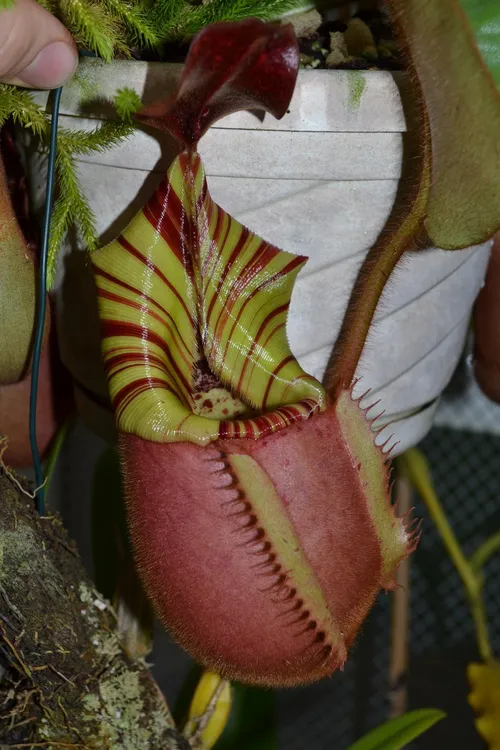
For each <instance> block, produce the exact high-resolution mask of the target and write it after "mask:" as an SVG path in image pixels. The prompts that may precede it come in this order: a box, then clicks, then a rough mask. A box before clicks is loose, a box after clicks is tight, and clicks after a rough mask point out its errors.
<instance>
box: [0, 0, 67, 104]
mask: <svg viewBox="0 0 500 750" xmlns="http://www.w3.org/2000/svg"><path fill="white" fill-rule="evenodd" d="M77 65H78V54H77V51H76V46H75V43H74V41H73V38H72V37H71V34H70V33H69V31H68V30H67V29H65V27H64V26H63V25H62V24H61V23H60V22H59V21H58V20H57V19H56V18H54V16H52V15H51V14H50V13H49V12H48V11H46V10H45V9H44V8H42V7H41V6H40V5H38V3H36V2H34V0H16V2H15V3H14V6H13V7H12V8H9V9H7V10H2V11H0V82H3V83H14V84H16V85H18V86H26V87H29V88H40V89H53V88H57V87H58V86H61V85H62V84H63V83H64V82H65V81H66V80H67V79H68V78H70V77H71V76H72V75H73V73H74V72H75V70H76V67H77Z"/></svg>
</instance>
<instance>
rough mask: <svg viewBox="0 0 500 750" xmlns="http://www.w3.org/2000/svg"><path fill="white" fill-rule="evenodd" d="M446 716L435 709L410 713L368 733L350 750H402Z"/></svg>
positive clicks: (422, 709) (424, 709)
mask: <svg viewBox="0 0 500 750" xmlns="http://www.w3.org/2000/svg"><path fill="white" fill-rule="evenodd" d="M445 716H446V714H444V713H443V711H438V710H437V709H434V708H421V709H418V710H416V711H410V712H409V713H407V714H404V715H403V716H398V718H397V719H391V721H388V722H386V723H385V724H382V725H381V726H380V727H377V728H376V729H374V730H373V731H371V732H368V734H366V735H365V736H364V737H361V739H359V740H358V741H357V742H355V743H354V745H351V747H350V748H349V750H400V748H403V747H405V746H406V745H407V744H408V743H409V742H411V741H412V740H414V739H416V738H417V737H419V736H420V735H421V734H423V733H424V732H426V731H427V730H428V729H430V728H431V727H432V726H434V724H436V723H437V722H438V721H441V719H444V717H445Z"/></svg>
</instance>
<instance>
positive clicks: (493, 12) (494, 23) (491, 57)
mask: <svg viewBox="0 0 500 750" xmlns="http://www.w3.org/2000/svg"><path fill="white" fill-rule="evenodd" d="M460 3H461V5H462V8H463V10H464V11H465V13H466V15H467V18H468V19H469V23H470V25H471V27H472V30H473V32H474V36H475V37H476V42H477V46H478V47H479V51H480V52H481V55H482V57H483V59H484V61H485V63H486V65H487V66H488V68H489V70H490V73H491V74H492V76H493V78H494V80H495V83H496V85H497V86H498V88H499V89H500V3H498V0H460Z"/></svg>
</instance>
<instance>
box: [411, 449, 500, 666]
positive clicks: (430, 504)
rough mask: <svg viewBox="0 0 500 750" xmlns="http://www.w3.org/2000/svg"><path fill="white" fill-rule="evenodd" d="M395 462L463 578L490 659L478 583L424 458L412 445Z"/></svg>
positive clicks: (484, 653)
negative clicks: (416, 494)
mask: <svg viewBox="0 0 500 750" xmlns="http://www.w3.org/2000/svg"><path fill="white" fill-rule="evenodd" d="M397 463H398V465H399V467H400V469H401V470H402V472H403V473H404V474H405V475H406V476H408V478H409V479H410V481H411V482H412V483H413V485H414V487H415V488H416V490H417V491H418V493H419V495H420V497H421V498H422V500H423V501H424V503H425V505H426V507H427V510H428V512H429V515H430V516H431V518H432V520H433V521H434V524H435V525H436V528H437V530H438V533H439V535H440V537H441V539H442V541H443V544H444V546H445V548H446V551H447V552H448V555H449V556H450V558H451V561H452V562H453V564H454V566H455V568H456V570H457V572H458V574H459V576H460V578H461V579H462V583H463V585H464V588H465V591H466V593H467V597H468V600H469V604H470V607H471V613H472V617H473V619H474V625H475V628H476V639H477V645H478V649H479V653H480V656H481V658H482V659H483V661H489V660H490V659H491V658H492V656H493V652H492V649H491V644H490V640H489V634H488V625H487V622H486V614H485V611H484V603H483V597H482V591H481V588H482V587H481V582H480V580H479V579H478V577H477V575H476V574H475V572H474V570H473V568H472V565H471V564H470V563H469V561H468V560H467V558H466V557H465V555H464V553H463V551H462V548H461V547H460V544H459V542H458V540H457V538H456V536H455V534H454V532H453V529H452V528H451V526H450V523H449V521H448V519H447V517H446V514H445V512H444V510H443V507H442V505H441V503H440V502H439V499H438V497H437V495H436V492H435V490H434V487H433V484H432V479H431V475H430V471H429V467H428V465H427V461H426V459H425V458H424V456H423V454H422V453H421V452H420V451H418V450H416V449H414V448H411V449H410V450H408V451H406V453H404V454H403V455H402V456H400V457H399V458H398V459H397Z"/></svg>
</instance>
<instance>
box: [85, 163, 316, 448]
mask: <svg viewBox="0 0 500 750" xmlns="http://www.w3.org/2000/svg"><path fill="white" fill-rule="evenodd" d="M92 259H93V263H94V273H95V279H96V284H97V293H98V301H99V308H100V316H101V329H102V339H103V353H104V364H105V368H106V372H107V376H108V382H109V387H110V393H111V399H112V403H113V408H114V410H115V413H116V418H117V423H118V428H119V429H120V430H121V431H123V432H131V433H133V434H135V435H137V436H138V437H142V438H145V439H148V440H153V441H156V442H177V441H190V442H194V443H197V444H200V445H205V444H207V443H210V442H212V441H214V440H217V439H219V438H224V439H226V438H231V437H238V438H250V439H259V438H261V437H264V436H266V435H268V434H270V433H272V432H276V431H277V430H281V429H283V428H284V427H286V426H288V425H290V424H292V423H293V422H296V421H297V420H304V419H308V418H309V417H310V416H311V415H313V414H316V413H318V412H320V411H322V410H324V409H325V408H326V404H325V394H324V391H323V388H322V386H321V384H320V383H319V382H318V381H317V380H316V379H315V378H313V377H311V376H310V375H307V374H306V373H305V372H304V371H303V370H302V368H301V367H300V365H299V364H298V362H297V360H296V359H295V357H294V356H293V354H292V352H291V351H290V348H289V345H288V341H287V338H286V331H285V325H286V317H287V314H288V308H289V304H290V298H291V294H292V289H293V284H294V282H295V278H296V276H297V274H298V272H299V271H300V269H301V268H302V267H303V265H304V263H305V262H306V259H305V258H303V257H300V256H296V255H292V254H291V253H286V252H284V251H282V250H279V249H278V248H276V247H274V245H271V244H269V243H268V242H265V241H264V240H261V239H260V238H259V237H257V236H256V235H254V234H253V233H252V232H251V231H250V230H248V229H247V228H246V227H244V226H242V225H241V224H240V223H239V222H237V221H236V220H235V219H233V218H232V217H230V216H229V215H228V214H227V213H226V212H225V211H224V210H223V209H221V208H220V206H218V205H217V204H216V203H215V202H214V201H213V200H212V198H211V196H210V194H209V192H208V188H207V183H206V178H205V175H204V172H203V167H202V165H201V160H200V157H199V155H198V154H197V153H196V152H188V151H186V152H184V153H182V154H180V156H178V157H177V158H176V159H175V161H174V163H173V164H172V166H171V167H170V169H169V171H168V173H167V176H166V179H165V180H164V182H163V184H162V185H161V186H160V188H159V189H158V191H157V192H156V193H155V195H154V196H153V197H152V198H151V200H150V201H149V202H148V203H147V204H146V206H145V207H144V209H143V210H142V211H141V212H140V213H139V214H138V215H137V216H136V217H135V219H133V220H132V222H131V223H130V224H129V225H128V227H127V228H126V229H125V230H124V232H123V233H122V235H121V236H120V237H118V239H117V240H115V241H114V242H112V243H111V244H110V245H108V246H107V247H105V248H103V249H102V250H98V251H97V252H95V253H94V254H93V256H92Z"/></svg>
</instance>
